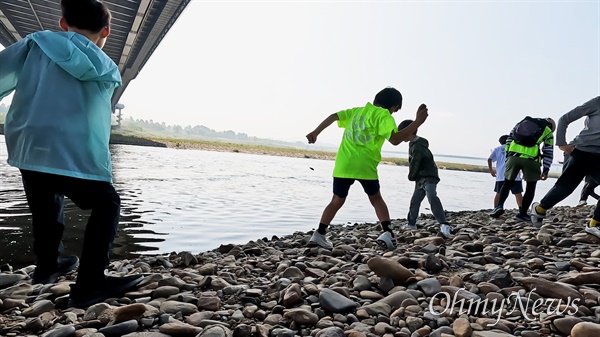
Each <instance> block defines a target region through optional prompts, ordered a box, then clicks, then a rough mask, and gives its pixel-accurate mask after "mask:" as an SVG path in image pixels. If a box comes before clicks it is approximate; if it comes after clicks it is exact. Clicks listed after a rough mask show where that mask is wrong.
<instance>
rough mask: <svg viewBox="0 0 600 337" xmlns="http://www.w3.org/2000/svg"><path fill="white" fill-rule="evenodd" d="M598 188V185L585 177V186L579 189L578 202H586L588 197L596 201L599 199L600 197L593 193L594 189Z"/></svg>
mask: <svg viewBox="0 0 600 337" xmlns="http://www.w3.org/2000/svg"><path fill="white" fill-rule="evenodd" d="M596 187H598V183H597V182H595V181H594V179H591V178H590V177H589V176H587V177H585V184H583V188H582V189H581V197H580V198H579V200H587V199H588V197H590V196H591V197H592V198H594V199H596V200H598V199H600V196H599V195H598V194H596V193H595V192H594V189H595V188H596Z"/></svg>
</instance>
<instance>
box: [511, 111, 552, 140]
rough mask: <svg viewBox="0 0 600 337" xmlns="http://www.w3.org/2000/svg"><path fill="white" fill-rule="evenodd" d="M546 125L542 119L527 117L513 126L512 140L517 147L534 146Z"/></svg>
mask: <svg viewBox="0 0 600 337" xmlns="http://www.w3.org/2000/svg"><path fill="white" fill-rule="evenodd" d="M547 125H548V122H546V121H545V120H543V119H539V118H531V117H529V116H527V117H525V119H523V120H522V121H520V122H519V123H518V124H517V125H516V126H515V129H514V131H513V134H512V139H513V141H514V142H515V143H517V144H519V145H523V146H526V147H532V146H536V145H538V139H540V137H541V136H542V134H543V133H544V130H545V129H546V126H547Z"/></svg>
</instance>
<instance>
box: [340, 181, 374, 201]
mask: <svg viewBox="0 0 600 337" xmlns="http://www.w3.org/2000/svg"><path fill="white" fill-rule="evenodd" d="M355 180H358V182H359V183H360V184H361V185H362V187H363V189H364V190H365V193H367V195H375V194H377V192H379V180H378V179H375V180H364V179H352V178H336V177H334V178H333V194H335V195H337V196H338V197H340V198H346V197H347V196H348V191H349V190H350V186H352V184H354V181H355Z"/></svg>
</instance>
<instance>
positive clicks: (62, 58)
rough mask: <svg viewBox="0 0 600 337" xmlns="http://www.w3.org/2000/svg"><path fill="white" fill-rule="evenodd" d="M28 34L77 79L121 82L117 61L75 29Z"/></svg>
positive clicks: (118, 84) (116, 83)
mask: <svg viewBox="0 0 600 337" xmlns="http://www.w3.org/2000/svg"><path fill="white" fill-rule="evenodd" d="M28 38H30V39H31V40H32V41H33V42H34V43H35V44H37V45H38V46H39V48H40V49H41V50H42V51H43V52H44V54H46V56H48V58H50V59H51V60H52V61H54V62H55V63H56V64H57V65H58V66H59V67H61V68H62V69H64V70H65V71H66V72H67V73H69V74H70V75H71V76H73V77H75V78H76V79H78V80H80V81H92V82H113V83H115V86H120V85H121V74H120V73H119V69H118V67H117V65H116V64H115V62H114V61H113V60H112V59H111V58H110V57H108V56H107V55H106V54H105V53H104V52H102V50H101V49H100V48H98V46H96V45H95V44H94V43H93V42H92V41H90V40H89V39H88V38H87V37H85V36H83V35H81V34H79V33H75V32H52V31H41V32H36V33H33V34H30V35H28Z"/></svg>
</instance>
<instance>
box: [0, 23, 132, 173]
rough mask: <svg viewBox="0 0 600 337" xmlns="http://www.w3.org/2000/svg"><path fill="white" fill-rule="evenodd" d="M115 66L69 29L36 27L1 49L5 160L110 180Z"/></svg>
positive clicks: (116, 80)
mask: <svg viewBox="0 0 600 337" xmlns="http://www.w3.org/2000/svg"><path fill="white" fill-rule="evenodd" d="M120 85H121V75H120V74H119V70H118V67H117V65H116V64H115V63H114V62H113V61H112V60H111V59H110V58H109V57H108V56H107V55H106V54H105V53H104V52H103V51H102V50H101V49H100V48H98V46H96V45H95V44H94V43H92V41H90V40H89V39H88V38H86V37H85V36H83V35H81V34H78V33H74V32H51V31H41V32H37V33H33V34H30V35H28V36H27V37H26V38H24V39H22V40H20V41H19V42H17V43H14V44H12V45H10V46H8V48H6V49H5V50H3V51H1V52H0V99H2V98H3V97H5V96H7V95H9V94H10V93H11V92H12V91H13V90H14V91H15V94H14V96H13V100H12V103H11V105H10V109H9V111H8V114H7V115H6V121H5V126H4V134H5V138H6V147H7V150H8V164H10V165H11V166H15V167H17V168H19V169H24V170H30V171H37V172H45V173H51V174H57V175H63V176H69V177H74V178H81V179H88V180H99V181H107V182H112V165H111V160H110V152H109V149H108V142H109V139H110V127H111V114H112V107H111V98H112V94H113V92H114V90H115V88H117V87H118V86H120Z"/></svg>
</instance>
